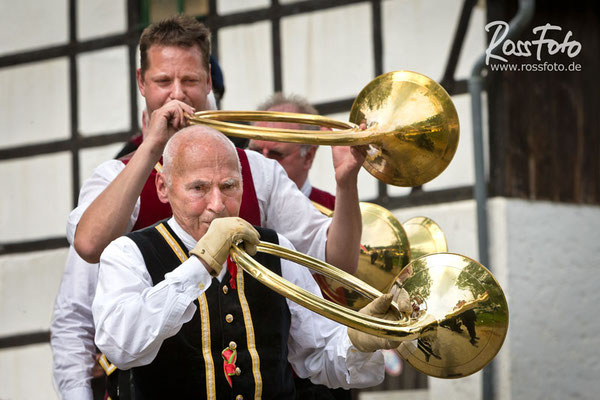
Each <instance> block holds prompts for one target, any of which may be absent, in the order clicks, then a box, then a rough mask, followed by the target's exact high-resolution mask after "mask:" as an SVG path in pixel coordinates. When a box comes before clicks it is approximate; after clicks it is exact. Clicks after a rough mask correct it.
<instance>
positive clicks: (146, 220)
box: [121, 148, 260, 231]
mask: <svg viewBox="0 0 600 400" xmlns="http://www.w3.org/2000/svg"><path fill="white" fill-rule="evenodd" d="M236 150H237V152H238V156H239V158H240V164H241V165H242V179H243V187H244V194H243V196H242V204H241V205H240V218H243V219H245V220H246V221H248V222H249V223H251V224H252V225H257V226H260V208H259V206H258V199H257V198H256V190H255V189H254V181H253V180H252V170H251V169H250V163H249V162H248V156H247V155H246V152H245V151H244V150H242V149H237V148H236ZM130 159H131V155H128V156H125V157H124V158H123V159H121V161H122V162H123V164H125V165H127V163H128V162H129V160H130ZM159 162H160V163H162V158H161V159H160V161H159ZM155 180H156V169H152V172H151V173H150V176H149V177H148V179H147V180H146V183H145V184H144V187H143V188H142V193H141V194H140V213H139V214H138V218H137V220H136V221H135V225H134V226H133V229H132V230H134V231H137V230H138V229H142V228H145V227H147V226H150V225H152V224H154V223H156V222H158V221H160V220H162V219H165V218H169V217H171V216H172V215H173V212H172V211H171V205H170V204H168V203H167V204H165V203H162V202H161V201H160V200H159V199H158V194H157V193H156V183H155Z"/></svg>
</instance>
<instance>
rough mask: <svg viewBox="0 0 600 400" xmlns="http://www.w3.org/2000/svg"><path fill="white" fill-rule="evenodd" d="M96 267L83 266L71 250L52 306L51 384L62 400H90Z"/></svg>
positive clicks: (93, 346) (94, 351)
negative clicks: (53, 383) (54, 385)
mask: <svg viewBox="0 0 600 400" xmlns="http://www.w3.org/2000/svg"><path fill="white" fill-rule="evenodd" d="M97 282H98V264H88V263H87V262H85V261H84V260H83V259H82V258H81V257H79V255H78V254H77V252H76V251H75V249H74V248H73V246H71V248H70V249H69V255H68V257H67V263H66V265H65V272H64V274H63V277H62V281H61V284H60V288H59V290H58V295H57V296H56V301H55V303H54V315H53V318H52V323H51V325H50V346H51V347H52V353H53V368H52V370H53V374H54V381H55V384H56V386H57V388H58V391H59V392H60V395H61V398H62V399H63V400H71V399H72V400H77V399H92V396H93V395H92V388H91V385H90V381H91V379H92V368H93V367H94V363H95V360H94V356H95V355H96V346H95V344H94V332H95V329H94V320H93V318H92V300H93V298H94V294H95V293H96V284H97Z"/></svg>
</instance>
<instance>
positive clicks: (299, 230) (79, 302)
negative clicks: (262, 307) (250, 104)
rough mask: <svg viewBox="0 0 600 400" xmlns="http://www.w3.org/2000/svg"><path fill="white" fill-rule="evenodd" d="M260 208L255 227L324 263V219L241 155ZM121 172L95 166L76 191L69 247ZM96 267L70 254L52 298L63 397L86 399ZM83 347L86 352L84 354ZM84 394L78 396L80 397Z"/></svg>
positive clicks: (272, 164)
mask: <svg viewBox="0 0 600 400" xmlns="http://www.w3.org/2000/svg"><path fill="white" fill-rule="evenodd" d="M246 154H247V155H248V162H249V164H250V168H251V170H252V177H253V182H254V189H255V191H256V196H257V199H258V205H259V208H260V217H261V225H262V226H264V227H267V228H271V229H273V230H275V231H277V232H278V233H281V234H282V235H283V236H285V237H287V238H288V239H290V241H291V242H292V243H293V244H294V247H296V248H297V249H299V250H300V251H301V252H303V253H307V254H309V255H311V256H313V257H316V258H318V259H321V260H324V259H325V247H326V240H327V229H328V228H329V224H330V223H331V220H330V218H327V217H325V216H323V215H322V214H321V213H320V212H318V211H317V210H316V209H315V207H314V206H313V205H312V204H311V202H310V201H309V200H308V199H307V198H306V197H305V196H304V195H303V194H302V193H301V192H300V191H299V190H298V188H297V186H296V184H295V183H294V182H292V181H291V180H290V179H289V178H288V176H287V174H286V173H285V171H284V170H283V168H282V167H281V166H280V165H279V164H278V163H277V162H276V161H273V160H269V159H267V158H265V157H263V156H262V155H260V154H258V153H256V152H254V151H246ZM124 168H125V164H123V163H122V162H121V161H119V160H109V161H106V162H104V163H102V164H101V165H100V166H98V167H97V168H96V169H95V170H94V172H93V174H92V176H91V177H90V178H89V179H88V180H86V181H85V182H84V184H83V186H82V188H81V191H80V192H79V201H78V206H77V208H76V209H75V210H73V211H72V212H71V214H70V215H69V219H68V223H67V239H68V240H69V242H70V243H73V237H74V235H75V229H76V227H77V224H78V223H79V219H80V218H81V215H82V214H83V213H84V212H85V210H86V209H87V207H88V206H89V205H90V204H91V203H92V202H93V201H94V200H95V199H96V197H98V195H99V194H100V193H102V191H104V189H106V187H107V186H108V185H109V184H110V183H111V182H112V181H113V180H114V179H115V178H116V177H117V175H119V173H120V172H121V171H123V169H124ZM139 210H140V199H139V198H138V200H137V202H136V205H135V208H134V210H133V213H132V215H131V217H130V220H129V225H128V231H130V230H131V229H132V228H133V226H134V225H135V222H136V220H137V217H138V215H139ZM97 276H98V264H88V263H86V262H85V261H83V260H82V259H81V258H80V257H79V256H77V254H76V253H75V251H71V252H70V255H69V258H68V259H67V265H66V266H65V274H64V275H63V280H62V283H61V286H60V289H59V292H58V295H57V298H56V304H55V308H54V315H53V319H52V326H51V332H52V334H51V342H50V344H51V347H52V351H53V372H54V379H55V381H56V384H57V386H58V390H59V392H60V394H61V396H62V398H63V399H67V400H68V399H91V398H92V394H91V388H90V380H91V367H92V366H93V360H92V361H90V359H89V358H88V356H89V357H93V355H94V327H93V321H92V313H91V307H92V300H93V298H94V293H95V287H96V282H97ZM87 349H89V353H87V354H85V351H86V350H87ZM84 392H85V393H86V394H85V395H83V394H82V393H84Z"/></svg>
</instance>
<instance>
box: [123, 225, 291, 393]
mask: <svg viewBox="0 0 600 400" xmlns="http://www.w3.org/2000/svg"><path fill="white" fill-rule="evenodd" d="M256 229H257V230H258V231H259V233H260V236H261V240H263V241H267V242H272V243H278V240H277V234H276V233H275V232H274V231H272V230H269V229H264V228H260V227H256ZM161 232H162V233H161ZM165 235H166V236H170V237H171V238H172V239H171V240H173V239H174V241H175V242H176V243H177V245H178V246H180V247H181V249H182V250H183V253H185V256H187V249H186V248H185V246H184V245H183V243H182V242H181V240H180V239H179V238H178V237H177V236H176V235H175V234H174V232H173V231H172V230H171V229H170V227H169V226H168V224H167V223H166V221H162V222H159V223H157V224H156V225H154V226H151V227H148V228H145V229H142V230H140V231H136V232H132V233H130V234H128V235H127V236H128V237H129V238H131V239H132V240H133V241H134V242H135V243H136V244H137V246H138V247H139V249H140V250H141V253H142V255H143V257H144V261H145V263H146V268H147V269H148V272H149V273H150V276H151V277H152V280H153V284H154V285H156V284H157V283H159V282H160V281H162V280H164V275H165V274H166V273H168V272H170V271H172V270H173V269H175V268H176V267H177V266H179V265H180V264H181V263H182V261H181V260H180V258H179V257H181V254H180V255H179V257H178V256H177V255H176V253H175V251H174V250H173V248H172V243H171V245H170V244H169V243H167V241H166V240H165ZM175 247H177V246H175ZM185 256H184V257H185ZM254 258H255V259H256V260H257V261H258V262H260V263H261V264H262V265H264V266H266V267H267V268H269V269H270V270H272V271H273V272H275V273H277V274H279V275H281V264H280V262H279V259H278V258H276V257H273V256H270V255H267V254H264V253H258V254H257V255H256V256H255V257H254ZM230 279H231V275H230V273H229V271H228V272H227V273H226V274H225V277H224V278H223V281H222V282H219V281H218V280H217V279H216V278H213V280H212V283H211V285H210V287H209V288H208V290H206V292H205V293H204V294H203V295H202V296H200V297H199V298H198V299H197V300H196V301H195V304H196V306H197V307H198V308H197V309H196V313H195V314H194V317H193V318H192V320H191V321H190V322H188V323H186V324H183V326H182V328H181V330H180V331H179V332H178V333H177V334H176V335H175V336H173V337H170V338H168V339H166V340H165V341H164V342H163V344H162V346H161V348H160V350H159V352H158V355H157V356H156V358H155V359H154V361H153V362H152V363H151V364H150V365H147V366H143V367H137V368H133V369H132V377H133V386H132V389H133V392H134V393H132V397H133V398H134V399H204V398H216V399H236V398H238V399H239V398H240V396H241V398H243V399H255V398H262V399H269V398H278V399H279V398H289V399H293V398H294V396H295V390H294V382H293V378H292V373H291V369H290V367H289V364H288V361H287V354H288V351H287V340H288V335H289V327H290V312H289V309H288V307H287V303H286V300H285V298H284V297H282V296H280V295H278V294H277V293H275V292H273V291H272V290H270V289H268V288H267V287H265V286H264V285H262V284H261V283H259V282H258V281H257V280H255V279H254V278H252V277H251V276H250V275H249V274H246V273H243V271H242V269H241V268H238V273H237V278H236V280H235V282H236V286H237V288H236V289H232V287H231V285H230ZM228 348H229V349H230V350H235V353H236V356H237V360H236V361H235V367H237V368H238V369H237V374H234V375H232V376H231V384H232V386H231V387H230V385H229V383H228V380H227V378H226V376H225V372H224V361H223V356H222V352H223V351H224V350H225V349H228Z"/></svg>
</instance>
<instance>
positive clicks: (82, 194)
mask: <svg viewBox="0 0 600 400" xmlns="http://www.w3.org/2000/svg"><path fill="white" fill-rule="evenodd" d="M123 169H125V164H123V162H121V161H119V160H109V161H106V162H104V163H102V164H100V165H99V166H98V167H96V169H94V172H93V173H92V176H91V177H90V178H89V179H87V180H86V181H85V182H84V183H83V186H82V187H81V190H80V191H79V199H78V201H77V207H76V208H75V209H74V210H73V211H71V213H70V214H69V218H68V219H67V240H68V241H69V243H70V244H73V238H74V237H75V230H76V229H77V224H78V223H79V220H80V219H81V216H82V215H83V213H84V212H85V210H87V208H88V207H89V206H90V204H92V202H93V201H94V200H96V197H98V196H99V195H100V193H102V192H103V191H104V189H106V188H107V187H108V185H110V183H111V182H112V181H114V180H115V178H116V177H117V175H119V174H120V173H121V171H123ZM139 212H140V198H139V197H138V199H137V201H136V203H135V207H134V209H133V213H132V214H131V217H130V218H129V223H128V225H127V232H130V231H131V229H132V228H133V226H134V225H135V221H137V218H138V215H139Z"/></svg>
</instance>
